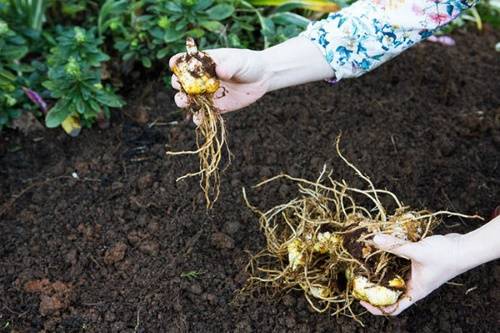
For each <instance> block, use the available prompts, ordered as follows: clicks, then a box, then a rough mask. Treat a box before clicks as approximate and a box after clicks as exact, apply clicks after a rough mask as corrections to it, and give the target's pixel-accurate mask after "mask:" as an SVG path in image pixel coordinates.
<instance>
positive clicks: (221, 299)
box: [0, 32, 500, 332]
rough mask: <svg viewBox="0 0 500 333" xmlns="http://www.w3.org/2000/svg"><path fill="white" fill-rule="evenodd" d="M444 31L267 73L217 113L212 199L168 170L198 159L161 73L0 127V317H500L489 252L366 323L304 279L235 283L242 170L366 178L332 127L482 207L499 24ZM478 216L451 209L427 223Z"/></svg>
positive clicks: (432, 326)
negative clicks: (390, 47)
mask: <svg viewBox="0 0 500 333" xmlns="http://www.w3.org/2000/svg"><path fill="white" fill-rule="evenodd" d="M454 37H455V38H456V39H457V46H456V47H445V46H442V45H438V44H431V43H424V44H422V45H419V46H417V47H414V48H413V49H412V50H410V51H408V52H406V53H405V54H404V55H402V56H400V57H398V58H397V59H395V60H394V61H392V62H390V63H388V64H386V65H384V66H382V67H381V68H379V69H377V70H375V71H373V72H372V73H370V74H368V75H366V76H364V77H362V78H359V79H355V80H345V81H343V82H341V83H339V84H337V85H336V86H334V87H332V86H329V85H328V84H327V83H322V82H319V83H314V84H308V85H304V86H301V87H296V88H292V89H286V90H282V91H278V92H275V93H272V94H269V95H268V96H266V97H264V98H263V99H262V100H261V101H259V102H258V103H256V104H255V105H253V106H251V107H249V108H247V109H245V110H243V111H240V112H235V113H232V114H228V115H227V116H225V119H226V120H227V124H228V132H229V135H230V138H229V139H230V142H229V143H230V147H231V149H232V152H233V153H234V161H233V163H232V165H231V166H230V167H229V168H228V169H227V170H226V172H225V173H224V174H223V179H222V193H221V197H220V199H219V201H218V202H217V203H216V204H215V207H214V209H213V210H212V211H209V212H208V213H207V211H206V210H205V206H204V202H203V195H202V194H201V191H200V189H199V186H198V183H197V181H196V180H195V179H188V180H186V181H182V182H179V183H176V182H175V179H176V177H178V176H181V175H183V174H184V173H186V172H187V171H192V170H195V169H196V168H197V160H196V159H195V158H194V157H193V158H186V157H166V156H165V151H166V150H167V149H185V148H193V147H194V131H193V130H194V126H193V125H192V123H191V122H184V121H183V116H182V115H181V114H180V113H179V112H178V110H177V108H176V107H175V105H174V104H173V102H172V97H173V93H172V92H171V91H169V90H167V89H166V88H165V87H164V86H163V85H162V83H161V81H160V80H158V81H157V82H143V81H141V82H135V83H131V84H130V85H134V91H133V92H132V93H130V94H129V99H128V106H127V107H126V108H125V109H124V110H123V112H118V111H116V112H114V113H113V119H112V125H111V128H110V129H108V130H103V131H101V130H98V129H91V130H84V131H83V133H82V135H81V136H80V137H78V138H77V139H72V138H70V137H68V136H66V135H65V134H64V133H63V132H62V131H61V130H44V131H40V132H35V133H31V134H29V135H22V134H20V133H17V132H6V133H4V138H3V143H2V150H3V153H2V156H1V157H0V163H1V164H0V165H1V168H0V195H1V197H0V219H1V222H0V331H1V330H3V331H6V332H38V331H46V332H187V331H190V332H222V331H224V332H227V331H235V332H251V331H255V332H271V331H272V332H281V331H293V332H355V331H365V330H366V331H371V332H493V331H495V330H498V327H500V317H499V314H500V265H499V263H498V261H497V262H492V263H489V264H485V265H483V266H481V267H477V268H476V269H474V270H472V271H470V272H468V273H466V274H463V275H462V276H460V277H458V278H456V279H454V280H453V284H448V285H444V286H443V287H442V288H440V289H439V290H438V291H436V292H434V293H433V294H432V295H430V296H429V297H428V298H426V299H425V300H423V301H421V302H419V303H418V304H417V305H416V306H414V307H413V308H411V309H410V310H408V311H407V312H405V313H404V314H402V315H400V316H399V317H397V318H392V319H389V318H383V317H374V316H371V315H364V316H363V317H362V319H363V321H364V323H365V325H366V327H365V328H362V327H361V326H359V325H358V324H357V323H356V322H354V321H352V320H351V319H349V318H343V317H340V318H336V317H331V316H329V315H328V314H315V313H313V312H312V311H311V310H310V309H309V307H308V305H307V303H306V301H305V300H304V298H303V296H302V294H301V293H300V292H297V293H296V292H291V293H288V294H286V295H278V296H277V297H275V298H271V297H269V296H267V295H268V294H270V293H271V292H270V291H266V290H260V292H256V293H254V294H253V295H250V296H245V297H240V298H236V299H235V295H236V292H237V290H238V289H239V288H240V287H242V285H243V284H244V282H245V279H246V278H247V275H246V273H245V265H246V263H247V262H248V259H249V255H248V253H247V251H249V252H250V253H255V252H257V251H259V250H260V249H261V248H262V247H263V246H264V238H263V236H262V235H261V233H260V232H259V229H258V224H257V218H256V217H255V216H254V215H253V214H252V213H251V212H250V210H249V209H247V208H246V207H245V206H244V203H243V200H242V195H241V187H242V186H246V187H247V188H248V187H250V186H251V185H254V184H256V183H257V182H258V181H260V180H263V179H265V178H269V177H271V176H273V175H276V174H278V173H280V172H286V173H288V174H290V175H293V176H299V177H304V178H308V179H315V178H316V177H317V176H318V174H319V172H320V170H321V168H322V166H323V165H324V164H327V165H328V166H330V167H331V168H333V170H334V175H335V176H337V177H341V178H344V179H346V181H348V182H350V183H351V184H353V185H355V186H360V185H362V183H361V181H360V179H359V178H358V177H355V176H354V175H353V174H352V172H350V171H349V170H348V169H347V168H346V167H345V166H344V165H342V163H341V161H340V159H339V158H337V157H336V154H335V147H334V139H335V137H336V136H337V134H339V132H342V133H343V139H342V142H341V147H342V151H343V152H344V154H345V155H346V156H347V157H348V158H349V159H350V160H351V161H352V162H354V163H355V164H356V165H357V166H358V167H359V168H360V169H361V170H362V171H364V172H365V173H366V174H367V175H369V176H370V177H371V179H372V180H373V181H374V183H375V185H376V186H378V187H382V188H387V189H389V190H391V191H393V192H395V193H396V194H397V195H398V196H399V197H400V199H402V200H403V201H404V203H405V204H408V205H411V206H413V207H415V208H428V209H431V210H435V211H436V210H441V209H449V210H453V211H458V212H462V213H468V214H476V213H478V214H480V215H482V216H483V217H485V219H486V220H489V218H490V215H491V212H492V210H493V209H494V208H495V207H496V206H497V205H499V204H500V54H499V53H496V52H495V50H494V45H495V43H496V42H497V41H498V40H500V34H499V33H498V32H496V33H495V32H489V33H484V34H482V35H475V34H474V33H468V34H460V33H457V34H455V36H454ZM172 121H178V122H179V123H178V124H172V123H171V124H167V123H170V122H172ZM166 145H167V146H166ZM76 177H77V178H76ZM248 194H249V198H250V199H251V200H252V202H253V203H254V204H255V205H257V206H258V207H260V208H270V207H272V205H275V204H277V203H281V202H285V201H287V200H289V199H291V198H292V196H293V195H295V194H296V190H295V188H294V187H293V186H291V184H289V183H288V184H287V183H279V182H278V183H275V184H272V185H269V186H267V187H266V188H265V189H263V190H259V191H257V190H249V191H248ZM482 223H484V222H481V221H477V220H476V221H474V220H462V219H457V218H450V219H446V220H445V223H444V224H443V225H441V227H440V228H439V229H438V232H440V233H450V232H459V233H461V232H467V231H470V230H473V229H475V228H477V227H479V226H480V225H481V224H482ZM357 309H358V310H360V311H361V308H360V307H358V308H357ZM495 327H496V328H495Z"/></svg>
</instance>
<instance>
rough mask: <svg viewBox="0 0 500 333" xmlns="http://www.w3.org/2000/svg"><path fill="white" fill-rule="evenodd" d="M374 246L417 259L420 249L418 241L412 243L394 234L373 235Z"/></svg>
mask: <svg viewBox="0 0 500 333" xmlns="http://www.w3.org/2000/svg"><path fill="white" fill-rule="evenodd" d="M373 242H374V243H375V246H376V247H378V248H379V249H381V250H383V251H386V252H389V253H392V254H395V255H397V256H398V257H402V258H405V259H412V260H417V261H418V260H419V259H420V257H419V255H420V251H419V245H418V243H412V242H409V241H406V240H403V239H400V238H397V237H394V236H390V235H385V234H377V235H375V237H373Z"/></svg>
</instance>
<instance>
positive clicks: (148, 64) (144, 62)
mask: <svg viewBox="0 0 500 333" xmlns="http://www.w3.org/2000/svg"><path fill="white" fill-rule="evenodd" d="M141 62H142V65H143V66H144V67H146V68H151V65H152V64H151V60H150V59H149V58H148V57H142V58H141Z"/></svg>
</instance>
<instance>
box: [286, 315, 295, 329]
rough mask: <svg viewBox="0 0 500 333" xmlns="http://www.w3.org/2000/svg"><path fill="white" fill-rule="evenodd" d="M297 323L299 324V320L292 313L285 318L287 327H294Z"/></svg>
mask: <svg viewBox="0 0 500 333" xmlns="http://www.w3.org/2000/svg"><path fill="white" fill-rule="evenodd" d="M296 324H297V321H296V320H295V318H294V317H292V316H291V315H289V316H287V317H286V318H285V326H286V327H288V328H294V327H295V325H296Z"/></svg>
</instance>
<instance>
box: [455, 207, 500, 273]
mask: <svg viewBox="0 0 500 333" xmlns="http://www.w3.org/2000/svg"><path fill="white" fill-rule="evenodd" d="M499 235H500V216H498V217H496V218H495V219H493V220H491V221H490V222H488V223H487V224H485V225H484V226H482V227H481V228H479V229H476V230H474V231H472V232H469V233H468V234H465V235H463V236H462V237H461V240H460V258H459V260H460V268H461V270H462V271H463V272H465V271H468V270H469V269H472V268H474V267H476V266H479V265H481V264H484V263H486V262H489V261H492V260H495V259H498V258H500V241H499V240H498V236H499Z"/></svg>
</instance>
